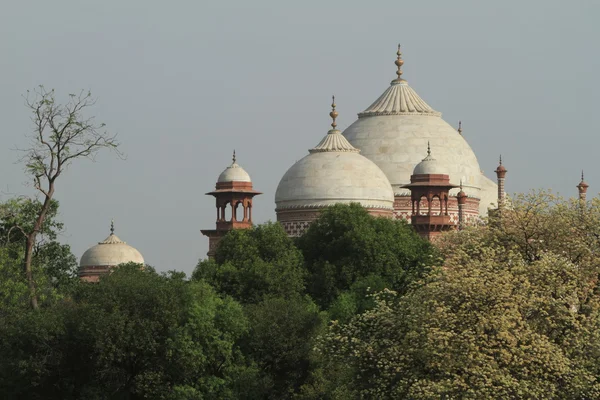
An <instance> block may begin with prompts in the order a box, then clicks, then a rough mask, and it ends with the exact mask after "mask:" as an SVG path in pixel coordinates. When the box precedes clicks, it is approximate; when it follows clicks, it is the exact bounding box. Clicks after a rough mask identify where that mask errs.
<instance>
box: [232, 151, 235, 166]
mask: <svg viewBox="0 0 600 400" xmlns="http://www.w3.org/2000/svg"><path fill="white" fill-rule="evenodd" d="M232 160H233V163H234V164H235V160H236V159H235V149H233V157H232Z"/></svg>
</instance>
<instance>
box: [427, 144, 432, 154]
mask: <svg viewBox="0 0 600 400" xmlns="http://www.w3.org/2000/svg"><path fill="white" fill-rule="evenodd" d="M430 155H431V147H430V146H429V142H427V156H428V157H429V156H430Z"/></svg>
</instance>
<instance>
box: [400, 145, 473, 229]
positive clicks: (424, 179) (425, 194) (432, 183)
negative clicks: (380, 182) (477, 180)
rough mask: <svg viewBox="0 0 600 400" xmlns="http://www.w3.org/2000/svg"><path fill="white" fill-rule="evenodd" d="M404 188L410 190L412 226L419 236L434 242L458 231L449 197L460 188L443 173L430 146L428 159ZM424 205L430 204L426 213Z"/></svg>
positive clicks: (414, 172)
mask: <svg viewBox="0 0 600 400" xmlns="http://www.w3.org/2000/svg"><path fill="white" fill-rule="evenodd" d="M402 187H405V188H408V189H410V198H411V202H412V216H411V223H412V225H413V226H414V228H415V230H416V231H417V232H418V233H419V235H421V236H422V237H424V238H425V239H428V240H433V239H435V237H436V236H438V235H440V234H441V233H442V232H445V231H448V230H451V229H453V228H455V227H456V224H455V223H453V222H452V221H451V220H450V215H448V197H449V195H448V194H449V192H450V189H453V188H455V187H456V186H455V185H452V184H451V183H450V176H449V175H448V174H447V173H445V171H442V170H441V169H440V165H439V164H438V163H437V161H436V160H435V158H433V157H432V156H431V148H430V147H429V143H428V144H427V157H425V158H424V159H423V161H421V162H420V163H419V164H417V166H416V167H415V169H414V170H413V174H412V175H411V177H410V183H409V184H408V185H404V186H402ZM465 200H466V195H465ZM423 201H425V203H426V206H427V209H426V210H421V206H422V205H424V204H423ZM438 204H439V206H438ZM463 205H464V203H463ZM438 207H439V208H438Z"/></svg>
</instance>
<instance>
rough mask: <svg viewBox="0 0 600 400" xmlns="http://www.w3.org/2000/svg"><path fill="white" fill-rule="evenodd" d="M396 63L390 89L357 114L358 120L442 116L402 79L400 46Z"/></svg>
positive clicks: (402, 61)
mask: <svg viewBox="0 0 600 400" xmlns="http://www.w3.org/2000/svg"><path fill="white" fill-rule="evenodd" d="M396 54H397V56H398V57H397V58H396V61H395V62H394V63H395V64H396V66H397V67H398V70H397V71H396V75H398V77H397V78H396V79H394V80H393V81H392V82H391V84H390V87H388V88H387V90H386V91H385V92H383V94H382V95H381V96H379V98H378V99H377V100H375V102H374V103H373V104H371V105H370V106H369V107H368V108H367V109H366V110H364V111H363V112H361V113H358V118H363V117H372V116H377V115H427V116H436V117H439V116H441V115H442V114H441V113H440V112H437V111H435V110H434V109H433V108H431V107H430V106H429V105H428V104H427V103H425V101H423V99H422V98H421V97H420V96H419V95H418V94H417V92H415V91H414V90H413V89H412V88H411V87H410V86H408V82H406V80H405V79H402V77H401V75H402V65H404V60H402V57H401V55H402V53H401V52H400V45H398V52H397V53H396Z"/></svg>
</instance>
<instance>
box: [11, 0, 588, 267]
mask: <svg viewBox="0 0 600 400" xmlns="http://www.w3.org/2000/svg"><path fill="white" fill-rule="evenodd" d="M599 19H600V2H598V1H594V0H589V1H566V0H560V1H558V0H537V1H524V0H520V1H515V0H513V1H506V0H505V1H442V0H440V1H412V2H408V1H397V0H395V1H381V2H377V1H369V2H367V1H360V2H357V1H350V0H345V1H327V2H326V1H294V2H289V1H281V0H278V1H214V2H207V1H198V0H194V1H191V0H190V1H176V0H173V1H150V0H119V1H116V0H104V1H93V2H92V1H82V0H73V1H64V0H53V1H47V0H44V1H41V0H38V1H16V0H15V1H9V0H0V53H1V57H0V68H1V71H2V73H1V74H0V116H1V118H0V119H1V121H2V122H1V125H0V126H1V129H2V130H1V135H2V136H1V137H2V147H1V149H0V161H1V162H0V191H1V193H2V194H1V195H0V200H6V199H7V198H8V197H9V195H10V194H15V195H16V194H30V193H32V189H31V187H30V186H27V185H26V183H27V177H26V176H25V174H24V173H23V169H22V166H21V165H18V164H15V161H16V160H17V158H18V154H17V153H16V152H15V151H13V150H12V149H13V148H15V147H18V146H20V145H23V142H24V140H23V138H24V135H25V134H26V133H27V132H29V131H30V129H31V126H30V121H29V115H28V112H27V110H26V108H25V107H24V105H23V98H22V95H23V94H24V93H25V92H26V90H27V89H32V88H35V87H36V86H37V85H39V84H43V85H45V86H46V87H47V88H55V89H56V91H57V93H58V95H59V97H60V96H66V94H67V93H70V92H75V91H78V90H79V89H82V88H83V89H90V90H91V91H92V93H93V94H94V95H95V96H96V97H97V98H98V103H97V105H96V106H95V107H94V109H93V114H95V115H96V116H97V118H98V119H99V120H100V121H104V122H106V123H107V125H108V128H109V129H110V131H111V132H115V133H118V135H119V139H120V141H121V142H122V150H123V152H125V153H126V155H127V159H126V160H125V161H122V160H119V159H118V158H117V157H115V156H114V155H112V154H110V153H104V154H102V155H100V156H99V157H98V158H97V161H96V162H95V163H92V162H89V161H86V160H83V161H78V162H77V163H76V164H74V165H73V167H72V168H71V169H70V170H69V172H68V173H67V174H65V175H64V176H63V177H61V178H60V181H59V182H58V187H57V194H56V198H57V199H58V200H59V201H60V204H61V219H62V220H63V221H64V223H65V225H66V228H67V229H66V232H65V234H64V235H63V236H62V238H61V240H62V241H63V242H66V243H69V244H70V245H71V246H72V250H73V252H74V253H75V255H76V256H77V257H80V256H81V254H82V253H83V251H85V250H86V249H87V248H88V247H89V246H91V245H93V244H95V243H96V242H98V241H100V240H102V239H104V238H105V237H106V236H107V235H108V233H109V224H110V219H111V217H114V218H115V221H116V233H117V234H118V235H119V236H120V237H121V238H122V239H123V240H125V241H127V242H128V243H129V244H131V245H133V246H135V247H136V248H138V249H139V250H140V251H141V252H142V254H143V255H144V257H145V259H146V261H147V262H148V263H149V264H151V265H154V266H156V267H157V268H158V269H159V270H169V269H177V270H183V271H185V272H187V273H190V272H191V271H192V270H193V268H194V267H195V265H196V263H197V261H198V259H200V258H203V257H205V253H206V251H207V244H208V239H207V238H206V237H204V236H202V234H201V233H200V229H211V228H213V227H214V224H215V221H214V219H215V210H214V200H213V198H212V197H208V196H205V195H204V193H206V192H208V191H210V190H212V189H213V187H214V184H215V181H216V179H217V176H218V175H219V173H220V172H221V171H222V170H223V169H224V168H225V167H226V166H227V165H229V163H230V161H231V153H232V150H233V149H234V148H235V149H236V151H237V155H238V162H239V164H240V165H242V166H243V167H244V168H245V169H246V170H247V171H248V172H249V173H250V175H251V177H252V179H253V182H254V186H255V188H256V189H257V190H260V191H262V192H264V194H263V195H262V196H259V197H257V198H256V199H255V207H254V218H255V222H259V223H260V222H264V221H267V220H269V219H272V220H273V219H275V212H274V208H275V205H274V193H275V189H276V187H277V184H278V182H279V179H280V178H281V177H282V176H283V174H284V173H285V171H286V170H287V169H288V168H289V167H290V166H291V165H292V164H293V163H294V162H295V161H296V160H299V159H300V158H302V157H303V156H304V155H306V154H307V149H308V148H310V147H313V146H314V145H316V144H317V143H318V142H319V140H320V139H321V138H322V137H323V136H324V135H325V134H326V132H327V130H328V128H329V122H330V121H329V117H328V113H329V104H330V96H331V94H332V93H335V94H336V103H337V104H338V111H339V113H340V116H339V118H338V123H339V127H340V128H342V129H344V128H345V127H347V126H348V125H349V124H351V123H352V122H353V121H354V120H355V119H356V114H357V113H358V112H360V111H362V110H363V109H364V108H366V107H367V106H368V105H369V104H371V102H372V101H374V100H375V99H376V98H377V97H378V96H379V95H380V94H381V93H382V92H383V91H384V90H385V89H386V88H387V86H388V85H389V82H390V80H391V79H393V78H394V77H395V74H394V72H395V66H394V63H393V62H394V59H395V52H396V44H397V43H398V42H400V43H402V48H403V58H404V60H405V65H404V75H403V77H404V78H406V79H407V80H408V81H409V83H410V85H411V86H412V87H413V88H414V89H415V90H416V91H417V92H418V93H419V94H420V95H421V97H422V98H423V99H424V100H425V101H426V102H428V103H429V104H430V105H431V106H432V107H433V108H434V109H436V110H438V111H441V112H442V113H443V118H444V119H445V120H446V121H448V122H449V123H451V124H452V125H456V123H457V121H458V120H459V119H462V121H463V129H464V132H463V134H464V135H465V137H466V139H467V141H468V142H469V143H470V145H471V147H472V148H473V149H474V151H475V154H476V155H477V157H478V159H479V163H480V165H481V167H482V169H483V170H484V172H485V174H486V175H487V176H488V177H491V178H493V179H495V176H494V174H493V172H492V171H493V170H494V169H495V167H496V165H497V159H498V154H499V153H502V155H503V158H504V161H505V162H504V164H505V165H506V167H507V168H508V171H509V172H508V175H507V182H506V186H507V191H509V192H511V193H512V192H520V191H527V190H529V189H530V188H540V187H545V188H552V189H553V190H555V191H558V192H560V193H562V194H564V195H569V196H571V195H574V194H575V193H576V189H575V185H577V183H578V182H579V174H580V170H581V169H582V168H583V169H585V171H586V181H587V182H588V183H589V184H590V185H591V187H590V192H591V193H598V191H599V190H600V171H599V169H598V168H597V166H598V161H597V160H598V156H597V148H598V146H599V145H600V138H599V133H600V129H599V128H600V126H599V125H600V116H599V114H600V112H599V111H598V106H599V105H600V95H599V92H600V91H599V90H598V88H597V86H598V84H597V79H596V78H597V71H598V68H599V67H600V52H599V51H598V41H599V39H600V24H598V23H597V21H598V20H599ZM62 99H64V97H62Z"/></svg>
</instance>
